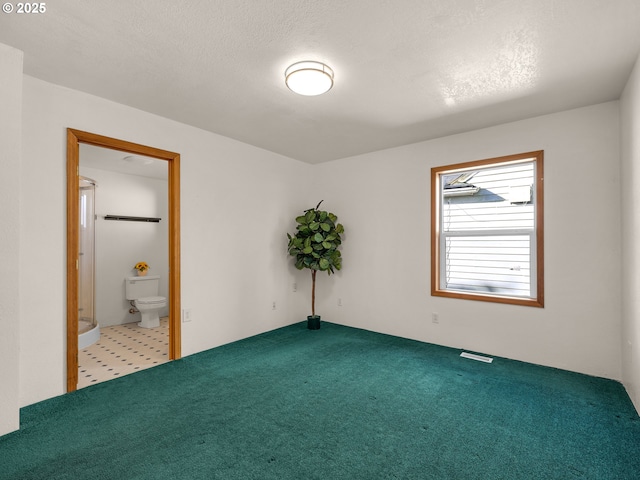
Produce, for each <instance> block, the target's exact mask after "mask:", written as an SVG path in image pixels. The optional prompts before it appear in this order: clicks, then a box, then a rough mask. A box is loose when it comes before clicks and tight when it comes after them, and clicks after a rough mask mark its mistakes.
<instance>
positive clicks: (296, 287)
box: [291, 282, 298, 292]
mask: <svg viewBox="0 0 640 480" xmlns="http://www.w3.org/2000/svg"><path fill="white" fill-rule="evenodd" d="M291 290H293V291H294V292H297V291H298V284H297V283H296V282H293V285H292V287H291Z"/></svg>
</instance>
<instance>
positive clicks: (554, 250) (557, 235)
mask: <svg viewBox="0 0 640 480" xmlns="http://www.w3.org/2000/svg"><path fill="white" fill-rule="evenodd" d="M618 119H619V117H618V103H617V102H611V103H606V104H601V105H596V106H592V107H588V108H582V109H578V110H572V111H567V112H562V113H558V114H554V115H547V116H543V117H539V118H533V119H530V120H525V121H520V122H515V123H510V124H505V125H501V126H497V127H494V128H488V129H484V130H478V131H474V132H470V133H466V134H462V135H456V136H450V137H446V138H441V139H437V140H433V141H428V142H423V143H418V144H414V145H409V146H405V147H401V148H394V149H390V150H385V151H379V152H375V153H371V154H367V155H362V156H358V157H353V158H351V159H346V160H340V161H337V162H330V163H326V164H322V165H319V166H317V167H316V172H315V174H316V175H317V176H318V177H319V178H320V182H322V183H321V184H322V185H324V186H325V187H323V191H322V192H321V194H320V195H319V196H320V197H322V198H324V199H325V204H323V205H324V206H325V207H326V208H327V209H329V210H332V211H333V212H334V213H336V214H337V215H339V217H340V220H341V221H342V222H343V223H344V225H345V229H346V232H345V241H344V243H343V259H344V260H343V269H342V271H341V272H340V273H339V274H338V275H337V276H336V278H333V277H332V278H326V277H324V276H323V277H322V278H321V279H320V280H321V281H320V285H319V293H318V295H319V308H317V310H318V311H319V313H320V314H322V316H323V318H325V319H326V320H329V321H334V322H338V323H343V324H345V325H350V326H354V327H359V328H365V329H368V330H374V331H378V332H384V333H389V334H393V335H399V336H402V337H408V338H413V339H418V340H422V341H426V342H432V343H437V344H442V345H447V346H452V347H459V348H465V349H468V350H472V351H477V352H481V353H486V354H490V355H495V356H503V357H508V358H512V359H518V360H523V361H527V362H532V363H536V364H542V365H550V366H554V367H558V368H563V369H567V370H573V371H577V372H583V373H587V374H592V375H597V376H602V377H609V378H614V379H620V378H621V368H620V334H621V326H620V318H621V307H620V305H621V294H620V287H621V279H620V268H621V257H620V252H621V247H620V225H621V223H620V222H621V220H620V213H619V212H620V194H619V189H620V167H619V164H620V162H619V127H618ZM533 150H544V153H545V157H544V168H545V296H546V306H545V308H533V307H522V306H513V305H500V304H492V303H486V302H475V301H470V300H458V299H450V298H436V297H432V296H431V295H430V227H429V224H430V184H429V181H430V169H431V167H434V166H440V165H447V164H453V163H459V162H465V161H471V160H480V159H484V158H491V157H497V156H503V155H509V154H515V153H523V152H529V151H533ZM323 179H324V182H323V181H322V180H323ZM338 298H341V299H342V304H343V306H342V307H338V306H337V299H338ZM432 312H437V313H439V317H440V318H439V320H440V323H439V324H433V323H432V322H431V313H432Z"/></svg>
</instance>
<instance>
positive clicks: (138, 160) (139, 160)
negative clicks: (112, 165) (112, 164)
mask: <svg viewBox="0 0 640 480" xmlns="http://www.w3.org/2000/svg"><path fill="white" fill-rule="evenodd" d="M122 160H124V161H125V162H127V163H131V164H133V165H151V164H152V163H153V159H152V158H149V157H141V156H139V155H127V156H126V157H123V158H122Z"/></svg>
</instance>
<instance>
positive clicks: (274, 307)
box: [271, 300, 276, 310]
mask: <svg viewBox="0 0 640 480" xmlns="http://www.w3.org/2000/svg"><path fill="white" fill-rule="evenodd" d="M275 309H276V301H275V300H274V301H273V303H272V304H271V310H275Z"/></svg>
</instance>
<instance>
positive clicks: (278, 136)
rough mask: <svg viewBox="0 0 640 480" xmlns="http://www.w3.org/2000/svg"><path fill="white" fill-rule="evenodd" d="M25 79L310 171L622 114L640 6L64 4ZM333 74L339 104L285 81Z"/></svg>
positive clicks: (237, 0) (160, 0)
mask: <svg viewBox="0 0 640 480" xmlns="http://www.w3.org/2000/svg"><path fill="white" fill-rule="evenodd" d="M46 8H47V10H46V12H45V13H41V14H29V15H27V14H21V15H20V14H16V13H12V14H0V42H1V43H5V44H8V45H11V46H13V47H16V48H18V49H20V50H22V51H24V52H25V58H24V72H25V73H26V74H27V75H31V76H33V77H37V78H40V79H43V80H46V81H49V82H52V83H55V84H59V85H64V86H67V87H70V88H73V89H76V90H80V91H84V92H88V93H91V94H94V95H98V96H100V97H104V98H107V99H110V100H113V101H116V102H120V103H124V104H127V105H131V106H133V107H136V108H139V109H142V110H145V111H148V112H152V113H155V114H158V115H161V116H164V117H168V118H172V119H175V120H178V121H180V122H184V123H187V124H190V125H193V126H196V127H199V128H202V129H205V130H209V131H211V132H216V133H219V134H221V135H225V136H228V137H231V138H235V139H237V140H240V141H242V142H246V143H249V144H252V145H256V146H258V147H262V148H264V149H267V150H271V151H273V152H277V153H281V154H283V155H286V156H289V157H292V158H296V159H298V160H302V161H305V162H309V163H318V162H323V161H328V160H334V159H339V158H344V157H347V156H352V155H356V154H361V153H366V152H371V151H375V150H380V149H384V148H389V147H394V146H398V145H403V144H408V143H413V142H417V141H422V140H427V139H431V138H436V137H440V136H444V135H449V134H453V133H459V132H463V131H468V130H473V129H478V128H482V127H487V126H491V125H495V124H499V123H504V122H508V121H513V120H519V119H523V118H527V117H532V116H537V115H541V114H546V113H552V112H556V111H560V110H565V109H569V108H574V107H580V106H584V105H590V104H595V103H600V102H604V101H610V100H615V99H617V98H619V96H620V93H621V91H622V89H623V87H624V85H625V82H626V80H627V79H628V77H629V74H630V72H631V69H632V67H633V64H634V62H635V61H636V60H637V58H638V55H639V53H640V0H349V1H344V0H271V1H269V0H262V1H257V0H190V1H189V2H184V1H176V0H144V1H143V0H138V1H131V0H108V1H107V0H103V1H97V0H96V1H86V0H57V1H55V2H47V3H46ZM300 60H318V61H322V62H325V63H327V64H328V65H330V66H331V67H332V68H333V70H334V71H335V85H334V87H333V89H332V90H331V91H329V92H328V93H327V94H325V95H322V96H318V97H303V96H299V95H296V94H294V93H292V92H291V91H289V90H288V89H287V88H286V86H285V85H284V81H283V80H284V70H285V68H286V67H287V66H288V65H290V64H291V63H294V62H296V61H300ZM97 133H100V132H97Z"/></svg>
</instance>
